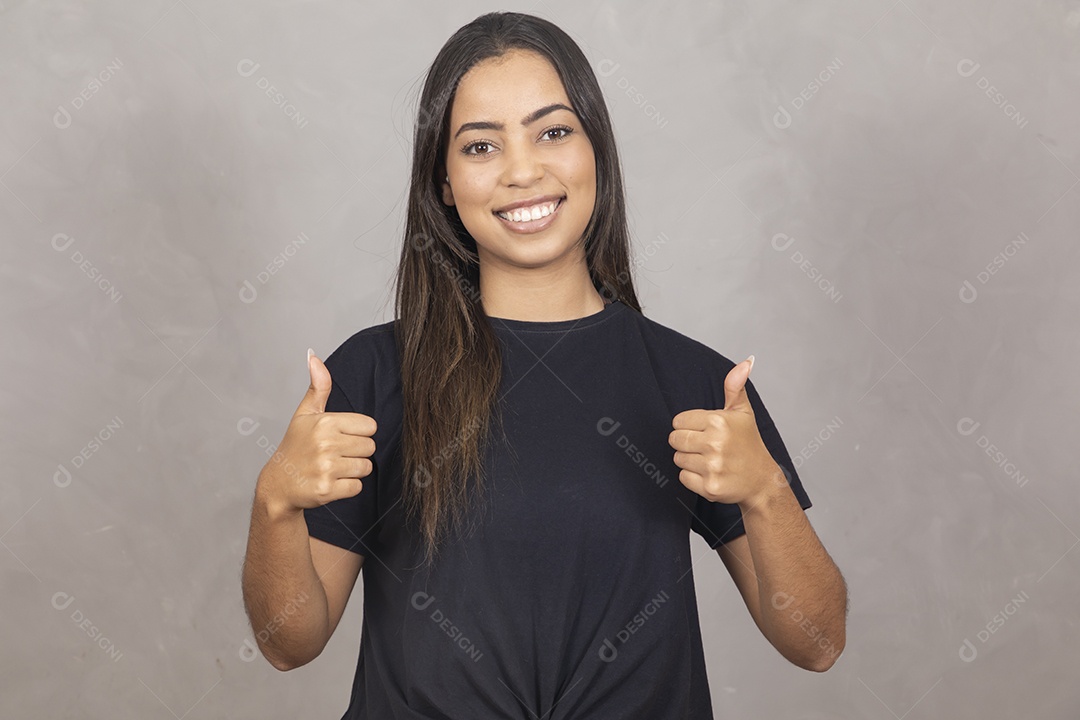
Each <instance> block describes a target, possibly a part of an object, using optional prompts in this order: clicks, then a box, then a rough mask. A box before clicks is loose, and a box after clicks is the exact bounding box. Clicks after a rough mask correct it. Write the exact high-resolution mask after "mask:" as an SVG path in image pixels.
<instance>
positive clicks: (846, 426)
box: [0, 0, 1080, 720]
mask: <svg viewBox="0 0 1080 720" xmlns="http://www.w3.org/2000/svg"><path fill="white" fill-rule="evenodd" d="M449 5H450V4H445V3H435V2H428V3H423V7H422V8H420V9H418V10H417V9H413V8H412V6H409V7H406V6H404V5H391V4H389V3H383V4H364V5H361V4H360V3H342V2H325V3H280V2H279V3H270V4H267V3H256V2H234V3H227V4H218V3H212V2H207V1H206V0H184V1H183V2H179V3H175V4H174V3H173V2H172V1H171V0H168V1H166V2H147V3H130V2H117V1H116V0H112V1H111V2H107V1H104V0H103V1H101V2H97V3H93V4H91V3H75V2H39V3H29V2H6V3H4V4H3V6H2V7H0V60H2V61H0V68H2V70H0V84H2V85H0V87H2V90H3V97H4V99H5V106H4V107H5V112H4V114H3V117H2V119H0V131H2V132H0V182H2V187H0V221H2V226H0V227H2V232H3V238H4V247H6V248H8V249H7V251H6V257H5V260H4V263H3V265H2V266H0V267H2V268H3V274H4V276H5V282H4V292H5V293H6V295H7V301H6V302H5V307H6V308H8V312H7V313H6V316H7V320H6V323H5V326H6V327H5V336H6V339H7V342H6V345H7V347H8V350H7V353H6V354H5V356H4V366H3V378H4V380H3V393H4V398H3V401H4V408H5V417H6V427H5V432H4V433H3V442H4V458H5V463H4V465H5V475H6V478H5V480H4V482H3V483H2V484H0V493H2V500H3V504H2V510H0V542H2V544H3V546H4V547H3V548H2V549H0V570H2V572H3V592H4V596H5V601H4V605H5V612H4V613H0V623H2V625H3V636H4V637H5V638H7V639H8V649H9V650H8V652H5V653H3V654H2V655H0V676H2V678H3V687H4V692H3V693H0V716H3V717H57V718H59V717H88V718H169V717H173V716H175V717H188V718H222V717H298V716H300V715H301V714H302V715H303V716H304V717H310V718H337V717H339V716H340V714H341V713H342V712H343V711H344V708H345V706H346V704H347V701H348V694H349V687H350V682H351V679H352V675H353V670H354V667H355V662H356V651H357V647H358V644H359V636H360V621H361V613H362V596H361V594H360V593H361V589H360V587H359V586H358V587H357V589H356V591H355V592H354V595H353V601H352V603H350V606H349V608H348V610H347V615H346V617H345V618H344V620H343V621H342V623H341V625H340V627H339V629H338V630H337V633H336V634H335V636H334V638H333V639H332V641H331V642H330V644H329V646H328V647H327V649H326V651H325V652H324V653H323V655H322V656H321V657H320V658H319V659H318V660H316V661H315V662H313V663H311V664H309V665H308V666H306V667H303V668H301V669H298V670H296V671H293V672H290V673H286V674H281V673H278V672H277V671H275V670H274V669H273V668H272V667H271V666H270V665H269V664H268V663H267V662H266V661H265V660H264V659H262V657H261V656H254V655H253V653H252V650H253V647H254V645H253V643H252V639H251V638H252V634H251V630H250V628H249V627H248V626H247V620H246V617H245V615H244V610H243V605H242V602H241V596H240V580H239V572H240V566H241V562H242V559H243V554H244V549H245V544H246V534H247V529H248V513H249V507H250V505H249V504H250V499H251V493H252V489H253V485H254V481H255V477H256V474H257V473H258V470H259V469H260V468H261V467H262V465H263V463H264V462H266V460H267V450H266V448H265V443H266V442H274V443H276V442H277V441H278V440H279V439H280V438H281V435H282V433H283V432H284V429H285V426H286V424H287V421H288V419H289V417H290V415H291V413H292V412H293V410H294V409H295V407H296V404H297V403H298V402H299V400H300V397H301V396H302V394H303V392H304V390H305V388H306V387H307V384H308V380H307V371H306V366H305V362H304V358H305V351H306V348H307V347H308V346H312V347H314V348H315V349H316V351H317V352H318V353H319V355H320V356H321V357H323V358H325V357H326V356H327V355H328V354H329V353H330V351H332V350H333V349H334V348H335V347H336V346H337V345H338V344H339V343H340V342H342V341H343V340H344V339H345V338H347V337H348V336H349V335H350V334H352V333H353V332H355V331H356V330H358V329H360V328H362V327H367V326H369V325H372V324H376V323H380V322H384V321H387V320H389V319H391V313H392V309H393V304H392V296H391V294H390V288H391V278H392V272H393V269H394V262H395V261H396V257H397V253H398V248H399V247H400V242H401V234H402V230H403V227H404V220H403V213H402V210H403V202H404V198H405V193H406V183H407V172H408V162H409V153H410V146H409V145H410V137H411V136H410V127H411V122H412V118H413V117H414V113H415V106H416V98H417V96H418V93H419V88H420V85H419V79H420V75H421V73H423V72H424V70H425V69H426V67H427V65H428V64H429V63H430V61H431V59H432V58H433V57H434V55H435V53H436V51H437V50H438V48H439V47H440V46H441V45H442V43H443V42H444V41H445V40H446V38H447V37H448V36H449V35H450V34H451V33H452V32H453V31H454V30H455V29H457V28H458V27H459V26H461V25H462V24H464V23H465V22H468V21H469V20H471V19H473V18H474V17H475V16H477V15H479V14H480V13H482V12H485V11H487V10H489V9H492V8H490V7H488V6H486V5H483V4H480V3H473V2H461V3H455V4H454V6H453V7H450V6H449ZM511 9H517V10H522V11H526V12H533V13H535V14H539V15H542V16H544V17H546V18H548V19H551V20H553V21H555V22H556V23H558V24H559V25H560V26H562V27H563V28H564V29H566V30H567V31H568V32H570V33H571V34H572V35H573V36H574V38H575V39H576V40H577V41H578V42H579V43H580V44H581V45H582V47H583V49H584V50H585V51H586V54H587V55H588V57H589V58H590V60H591V61H592V62H593V67H594V68H595V69H596V71H597V73H598V74H599V75H600V76H601V82H602V85H603V87H604V90H605V92H606V94H607V97H608V101H609V104H610V107H611V109H612V112H613V114H614V119H615V124H616V129H617V134H618V142H619V147H620V150H621V152H622V155H623V159H624V164H625V168H626V173H627V182H628V192H629V197H630V212H631V218H632V223H633V229H634V231H635V236H636V239H635V253H636V256H637V260H638V262H639V263H640V264H639V265H638V266H637V276H636V279H637V282H638V287H639V292H640V295H641V298H642V302H643V304H644V306H645V312H646V314H647V315H649V316H650V317H653V318H654V319H656V320H658V321H660V322H662V323H664V324H666V325H668V326H670V327H673V328H675V329H677V330H679V331H680V332H682V333H684V334H687V335H689V336H691V337H694V338H696V339H699V340H701V341H702V342H705V343H706V344H708V345H710V346H711V347H713V348H715V349H716V350H718V351H719V352H721V353H723V354H725V355H727V356H728V357H730V358H732V359H734V360H736V361H737V360H740V359H742V358H744V357H746V356H747V355H748V354H750V353H755V354H756V356H757V363H756V366H755V369H754V378H753V379H754V381H755V384H756V385H757V387H758V388H759V389H760V391H761V392H762V395H763V398H764V399H765V401H766V403H767V405H768V407H769V408H770V410H771V412H772V414H773V416H774V418H775V419H776V422H777V425H778V427H779V428H780V431H781V433H782V435H783V436H784V439H785V441H786V443H787V445H788V447H789V449H790V451H791V453H792V455H793V456H799V458H800V459H799V461H798V462H799V463H800V466H799V470H800V473H801V475H802V477H803V481H804V483H805V485H806V488H807V490H808V492H809V494H810V496H811V498H812V499H813V501H814V503H815V507H814V508H812V509H810V510H809V511H808V515H809V517H810V519H811V521H812V522H813V524H814V526H815V528H816V529H817V531H818V533H819V535H820V536H821V538H822V541H823V542H824V544H825V546H826V548H827V549H828V550H829V551H830V552H831V554H832V555H833V557H834V559H835V560H836V562H837V564H838V565H839V566H840V568H841V570H842V571H843V572H844V574H845V576H846V578H847V580H848V583H849V585H850V590H851V614H850V618H849V625H848V641H847V649H846V650H845V652H844V654H843V655H842V657H841V658H840V660H839V662H838V663H837V664H836V665H835V666H834V667H833V668H832V669H831V670H830V671H829V672H828V673H826V674H824V675H820V674H815V673H810V672H807V671H804V670H801V669H799V668H797V667H795V666H793V665H791V664H789V663H788V662H787V661H785V660H784V659H783V658H782V657H781V656H780V655H779V653H777V652H776V651H775V650H774V649H773V648H772V647H771V646H770V645H768V643H767V642H766V641H765V639H764V638H763V637H762V636H761V635H760V633H759V632H758V630H757V629H756V628H755V627H754V625H753V622H752V620H751V618H750V616H749V614H748V613H747V612H746V609H745V607H744V606H743V605H742V601H741V599H740V598H739V596H738V593H737V591H736V589H735V586H734V584H733V583H732V581H731V579H730V577H729V576H728V575H727V572H726V571H725V569H724V567H723V565H722V563H721V562H720V560H719V558H718V557H716V555H715V554H713V553H711V552H709V551H708V549H707V547H706V546H705V544H704V542H703V541H702V540H701V539H700V538H694V539H693V547H694V553H695V557H696V560H697V565H696V568H695V572H696V575H697V577H698V593H699V602H700V607H701V616H702V624H703V631H704V634H705V645H706V653H707V660H708V664H709V674H710V682H711V687H712V692H713V697H714V705H715V709H716V715H717V718H801V719H804V720H810V719H815V720H817V719H824V718H830V719H832V718H851V719H855V718H859V719H863V718H883V719H885V720H888V718H891V717H896V718H900V717H906V718H911V719H912V720H914V719H915V718H943V717H948V718H998V717H1033V718H1035V717H1037V718H1075V717H1076V716H1077V713H1078V710H1080V688H1078V686H1077V684H1076V682H1075V680H1074V677H1073V673H1074V670H1073V669H1071V668H1073V666H1074V662H1075V660H1076V659H1077V654H1078V653H1077V650H1076V648H1077V643H1078V640H1080V637H1078V636H1080V625H1078V623H1077V621H1076V601H1075V597H1076V590H1077V585H1078V583H1077V580H1076V574H1077V568H1078V563H1080V550H1077V549H1076V547H1077V545H1078V544H1080V537H1078V533H1080V508H1078V494H1077V492H1076V488H1075V469H1074V468H1075V462H1074V461H1072V458H1071V454H1072V452H1073V451H1072V450H1070V449H1069V448H1070V447H1075V445H1074V444H1073V442H1074V440H1073V433H1074V431H1075V429H1076V427H1077V415H1078V412H1077V408H1078V407H1080V403H1078V402H1077V400H1078V397H1077V394H1078V393H1077V389H1078V388H1080V383H1078V382H1077V380H1076V379H1075V377H1074V376H1073V374H1072V373H1070V374H1069V375H1067V376H1066V375H1065V371H1066V369H1067V368H1068V367H1074V365H1073V363H1074V362H1075V357H1076V356H1077V354H1078V351H1080V347H1078V345H1080V333H1078V332H1077V329H1078V328H1077V323H1076V316H1077V315H1076V311H1077V305H1078V300H1080V291H1078V290H1077V288H1080V276H1078V275H1080V273H1078V264H1077V245H1076V242H1075V241H1076V240H1077V228H1078V227H1080V187H1078V182H1080V180H1078V173H1080V153H1078V136H1077V133H1076V127H1077V125H1076V118H1077V115H1078V113H1080V53H1078V51H1077V48H1078V47H1080V3H1077V2H1075V1H1072V2H1064V1H1059V2H1038V3H1008V2H1004V1H1003V0H993V1H992V2H987V1H986V0H982V1H979V2H977V1H976V0H954V1H953V2H950V3H947V4H945V6H940V5H939V4H938V3H934V2H930V1H929V0H918V1H914V0H903V1H901V2H896V3H894V2H892V0H881V1H877V2H870V3H858V2H850V1H849V2H837V1H835V0H832V1H826V2H816V3H793V2H790V3H782V2H777V1H776V0H767V1H759V2H753V3H751V2H747V1H745V0H744V1H743V2H732V3H697V4H691V3H670V4H665V5H664V6H661V5H660V4H659V3H654V2H648V3H646V2H638V3H635V4H632V5H631V4H626V3H614V2H603V3H596V2H584V3H583V2H580V1H575V2H564V1H563V0H540V1H539V2H536V3H521V4H516V6H515V7H513V8H511ZM1069 128H1072V130H1071V131H1070V130H1069ZM1070 240H1071V241H1073V242H1072V244H1069V241H1070ZM14 308H19V311H18V312H17V313H16V312H13V310H14ZM245 418H250V419H251V421H250V423H249V424H248V425H246V426H243V425H238V424H240V423H241V421H242V420H243V419H245ZM255 423H258V425H257V426H256V425H255ZM238 427H244V428H246V430H245V432H246V433H247V434H244V433H243V432H241V431H240V430H239V429H238ZM11 641H14V642H13V643H12V642H11ZM12 648H13V649H14V651H11V649H12ZM658 682H661V683H662V682H663V680H662V679H658ZM777 688H783V689H782V690H779V691H778V689H777Z"/></svg>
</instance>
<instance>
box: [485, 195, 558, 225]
mask: <svg viewBox="0 0 1080 720" xmlns="http://www.w3.org/2000/svg"><path fill="white" fill-rule="evenodd" d="M559 202H560V201H559V200H556V201H555V202H553V203H548V204H547V205H536V206H534V207H531V208H518V209H516V210H511V211H510V212H501V213H496V214H497V215H498V216H499V217H501V218H503V219H505V220H513V221H514V222H529V221H532V220H539V219H540V218H542V217H547V216H548V215H550V214H551V213H553V212H555V207H556V206H557V205H558V204H559Z"/></svg>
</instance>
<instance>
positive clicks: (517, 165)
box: [442, 50, 596, 267]
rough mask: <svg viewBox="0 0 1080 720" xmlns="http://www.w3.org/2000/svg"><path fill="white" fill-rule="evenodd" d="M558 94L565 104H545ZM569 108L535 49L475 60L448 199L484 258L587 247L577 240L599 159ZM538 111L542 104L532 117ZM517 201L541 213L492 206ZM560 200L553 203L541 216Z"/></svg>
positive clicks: (560, 255)
mask: <svg viewBox="0 0 1080 720" xmlns="http://www.w3.org/2000/svg"><path fill="white" fill-rule="evenodd" d="M555 104H561V105H564V106H566V107H565V109H564V108H556V109H554V110H548V108H549V106H551V105H555ZM570 108H571V104H570V100H569V98H568V97H567V95H566V90H565V89H564V88H563V85H562V82H561V81H560V79H559V75H558V73H557V72H556V71H555V68H554V67H553V66H552V65H551V63H550V62H549V61H548V60H547V58H545V57H544V56H543V55H540V54H538V53H535V52H532V51H523V50H511V51H510V52H508V53H506V54H505V55H503V56H502V57H499V58H489V59H488V60H485V61H483V62H480V63H477V64H476V65H474V66H473V67H472V68H471V69H470V70H469V72H468V73H466V74H465V75H464V76H463V77H462V79H461V82H460V83H459V84H458V88H457V92H456V94H455V97H454V101H453V106H452V107H451V110H450V128H449V143H448V151H447V158H446V167H447V171H448V175H449V176H450V181H449V183H444V184H443V188H442V189H443V202H444V203H446V204H447V205H454V206H456V207H457V212H458V215H459V216H460V217H461V222H462V224H463V225H464V226H465V229H466V230H468V231H469V234H470V235H472V237H473V238H474V239H475V240H476V247H477V252H478V254H479V256H480V260H481V265H482V266H483V265H487V264H491V263H496V264H499V265H508V266H515V267H537V266H541V265H545V264H549V263H553V262H556V261H558V260H560V259H561V260H567V259H569V254H570V253H576V254H579V255H580V256H581V257H582V258H583V257H584V253H583V251H582V250H581V248H579V247H575V246H576V244H577V243H578V242H579V241H580V240H581V237H582V235H583V233H584V231H585V228H586V226H587V225H588V224H589V219H590V218H591V217H592V212H593V206H594V205H595V203H596V161H595V157H594V156H593V148H592V143H590V142H589V139H588V138H587V137H586V136H585V131H584V128H583V127H582V125H581V122H580V121H579V120H578V118H577V115H575V114H574V112H573V110H572V109H570ZM538 111H542V112H543V114H542V115H540V116H536V117H530V116H534V115H536V113H537V112H538ZM523 119H525V120H526V124H522V120H523ZM473 123H478V124H479V123H483V124H484V126H483V127H471V125H472V124H473ZM496 125H497V126H500V127H501V129H500V127H494V126H496ZM463 126H464V127H463ZM560 199H561V200H560ZM534 200H535V201H534ZM521 201H529V202H528V203H527V205H528V207H529V208H530V210H531V208H532V207H534V206H537V205H539V206H540V207H541V210H540V213H539V214H540V215H541V217H540V218H539V219H537V220H532V219H531V218H532V216H533V214H535V213H531V212H530V214H529V215H528V218H526V217H525V216H522V217H520V218H519V220H518V221H517V222H514V221H513V219H512V217H513V216H512V215H511V220H509V221H507V220H504V219H502V218H500V217H499V216H498V215H497V214H496V211H499V210H503V209H504V208H506V207H507V206H511V205H515V204H518V203H520V202H521ZM556 202H558V206H557V207H556V209H555V212H554V213H552V214H550V215H548V216H546V217H544V216H543V214H544V213H547V212H548V211H549V210H550V207H551V205H552V204H553V203H556ZM519 209H520V210H521V211H522V212H524V211H525V208H519Z"/></svg>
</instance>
